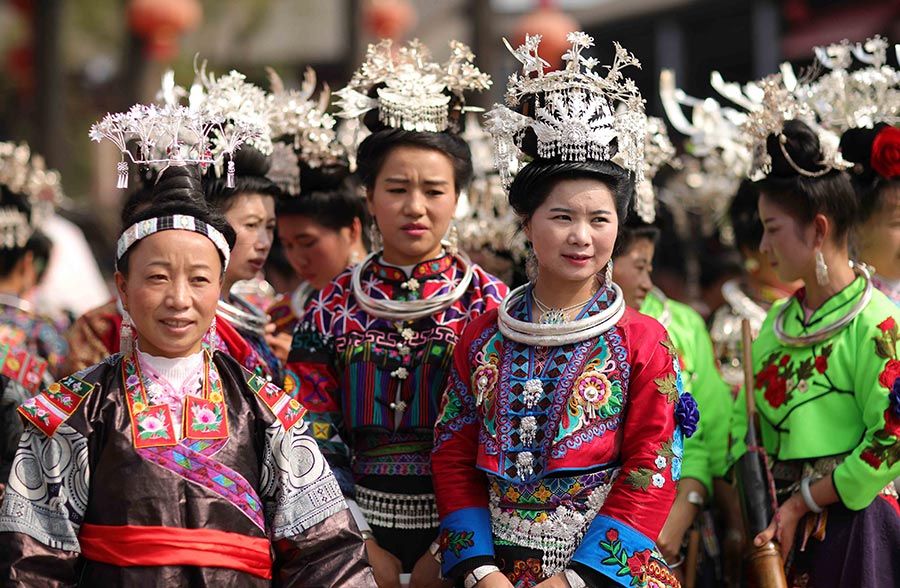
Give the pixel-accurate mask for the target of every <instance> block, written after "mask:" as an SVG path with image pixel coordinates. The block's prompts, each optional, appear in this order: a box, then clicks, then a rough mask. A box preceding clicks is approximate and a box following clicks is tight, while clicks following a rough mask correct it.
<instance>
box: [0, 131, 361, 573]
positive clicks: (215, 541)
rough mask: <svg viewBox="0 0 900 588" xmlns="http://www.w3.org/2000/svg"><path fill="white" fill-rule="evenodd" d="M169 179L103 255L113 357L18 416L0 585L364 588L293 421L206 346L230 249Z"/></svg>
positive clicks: (181, 180) (187, 176)
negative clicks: (114, 331) (111, 270)
mask: <svg viewBox="0 0 900 588" xmlns="http://www.w3.org/2000/svg"><path fill="white" fill-rule="evenodd" d="M150 116H154V115H153V114H150ZM202 151H203V150H202V149H201V150H200V152H201V153H202ZM184 163H185V162H183V161H181V162H179V161H176V162H173V165H171V166H170V167H168V168H167V169H166V170H165V171H163V172H162V174H161V179H160V180H159V182H158V183H157V184H156V187H155V192H156V195H155V200H154V203H153V204H152V205H151V206H150V207H149V208H147V209H145V210H143V211H142V212H140V213H138V214H136V215H135V216H134V218H133V219H132V220H133V222H134V224H132V225H131V226H129V227H128V228H127V229H126V230H125V231H124V232H123V233H122V235H121V237H120V238H119V241H118V248H117V256H116V264H117V273H116V285H117V289H118V293H119V296H120V300H121V302H122V306H123V309H124V311H125V313H126V318H127V319H128V320H127V321H126V323H125V324H126V332H127V333H128V332H130V334H131V335H130V336H129V337H126V338H125V339H124V340H123V342H122V353H120V354H117V355H114V356H111V357H109V358H108V359H106V360H104V361H103V362H101V363H99V364H97V365H95V366H92V367H90V368H88V369H87V370H84V371H81V372H78V373H77V374H75V375H73V376H68V377H66V378H63V379H62V380H60V381H58V382H57V383H55V384H53V385H51V386H50V387H49V388H47V390H46V391H44V392H43V393H41V394H39V395H38V396H36V397H34V398H32V399H31V400H29V401H28V402H26V403H25V404H24V405H23V406H22V407H21V408H20V409H19V413H20V415H21V417H22V418H23V421H24V423H25V431H24V433H23V435H22V437H21V441H20V443H19V447H18V450H17V452H16V456H15V460H14V462H13V470H12V474H11V476H10V480H9V487H8V491H7V493H6V496H5V498H4V501H3V505H2V507H0V583H2V584H3V585H15V586H27V587H35V588H38V587H40V588H57V587H59V588H63V587H73V586H84V587H88V586H90V587H94V586H109V587H118V586H122V587H125V586H137V585H146V586H171V587H176V586H181V587H188V586H190V587H197V588H201V587H207V586H208V587H213V586H231V587H268V586H272V585H273V584H274V585H277V586H334V587H337V586H341V587H345V586H360V587H367V588H368V587H372V586H374V581H373V578H372V575H371V571H370V569H369V568H368V566H367V565H366V563H365V558H364V554H363V542H362V538H361V537H360V535H359V532H358V531H357V529H356V527H355V525H354V523H353V520H352V516H351V515H350V514H349V511H348V510H347V507H346V504H345V502H344V500H343V498H342V497H341V492H340V488H339V486H338V484H337V481H336V480H335V478H334V476H333V475H332V473H331V470H330V469H329V467H328V465H327V463H326V462H325V460H324V458H323V456H322V455H321V453H320V452H319V450H318V448H317V445H316V443H315V441H314V439H313V438H312V436H311V435H310V432H309V430H308V425H307V424H306V423H305V421H304V420H303V418H302V417H303V413H304V409H303V407H302V406H301V405H300V404H299V403H298V402H297V401H296V400H292V399H290V397H289V396H287V395H286V394H285V393H284V392H283V391H282V390H281V389H279V388H277V387H276V386H274V385H272V384H270V383H267V382H266V381H265V380H264V379H263V378H261V377H259V376H257V375H254V374H252V373H250V372H249V371H247V370H246V369H245V368H243V367H242V366H240V365H239V364H238V363H237V362H236V361H235V360H234V359H232V358H231V357H229V356H228V355H226V354H224V353H221V352H218V351H216V350H215V348H214V345H212V340H214V339H215V315H216V307H217V303H218V300H219V291H220V288H221V284H222V282H223V277H224V275H225V268H226V267H227V265H228V262H229V257H230V253H231V245H232V244H233V243H234V240H235V237H234V232H233V231H232V230H231V229H230V227H229V225H228V224H227V223H226V222H225V220H224V219H223V218H222V217H221V215H218V214H216V213H214V212H210V211H209V209H208V208H207V207H206V205H205V203H204V202H203V196H202V188H201V181H200V171H199V170H198V169H197V167H196V166H195V165H184ZM132 343H133V344H134V345H133V346H132Z"/></svg>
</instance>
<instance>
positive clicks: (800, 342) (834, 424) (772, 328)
mask: <svg viewBox="0 0 900 588" xmlns="http://www.w3.org/2000/svg"><path fill="white" fill-rule="evenodd" d="M766 147H767V152H768V155H769V156H770V157H771V159H772V164H771V171H770V172H769V173H768V174H766V177H765V179H764V180H763V181H762V182H761V183H760V184H759V187H760V192H761V195H760V199H759V215H760V218H761V219H762V223H763V227H764V232H763V237H762V241H761V242H760V251H761V252H763V253H764V254H765V255H766V256H767V258H768V260H769V263H770V264H771V265H772V266H773V267H774V269H775V271H776V272H777V274H778V277H779V279H780V280H781V281H782V282H785V283H789V282H793V281H795V280H803V282H804V283H805V284H806V285H805V287H804V288H801V289H800V290H798V291H797V293H796V294H794V296H792V297H791V298H789V299H788V300H785V301H780V302H777V303H775V304H774V305H773V306H772V309H771V310H770V311H769V313H768V315H767V316H766V320H765V323H764V324H763V326H762V329H761V330H760V334H759V337H758V338H757V339H756V341H755V342H754V344H753V363H754V373H755V374H756V381H755V385H754V390H753V393H754V399H755V402H756V408H757V411H758V413H759V422H760V427H761V430H762V441H763V444H764V446H765V450H766V452H767V453H768V463H769V464H770V468H771V471H772V475H773V477H774V479H775V486H776V490H777V493H778V499H779V506H778V511H777V513H776V516H775V517H774V519H773V520H772V522H771V524H770V525H769V527H768V528H767V529H766V530H765V531H763V532H762V533H760V534H759V535H757V536H756V537H755V538H754V539H753V540H754V543H755V544H756V545H763V544H764V543H765V542H767V541H769V540H773V539H774V540H777V541H780V543H781V551H782V554H783V555H784V556H785V561H786V562H787V563H788V570H787V571H788V575H789V581H793V582H795V584H794V585H797V584H796V583H802V584H803V585H807V586H817V587H818V586H862V587H868V586H885V585H889V584H893V583H895V582H896V578H897V577H900V562H898V559H897V557H896V553H897V549H898V546H900V514H898V513H900V510H898V504H897V494H896V490H895V489H894V486H893V480H894V478H896V477H897V475H898V474H900V465H898V460H897V458H896V455H897V451H898V450H900V449H898V448H900V440H898V434H900V417H898V415H900V393H898V392H900V382H898V381H897V377H898V375H900V370H897V369H896V366H897V365H900V364H898V357H897V353H896V349H895V347H896V346H895V342H896V340H897V339H898V338H900V335H898V331H897V319H898V318H900V316H898V311H897V308H896V306H895V305H894V304H892V303H891V302H890V300H888V299H887V297H886V296H884V295H883V294H882V293H881V292H879V291H878V290H876V289H874V288H873V287H872V283H871V280H870V277H869V274H868V271H867V270H866V269H865V268H864V267H862V266H859V265H854V264H850V262H849V256H848V252H847V241H848V233H849V231H850V225H851V223H852V220H853V218H854V215H855V213H856V208H857V203H856V197H855V194H854V191H853V187H852V185H851V183H850V180H849V178H848V177H847V175H846V174H845V173H843V172H841V171H839V170H838V169H835V168H834V167H831V166H829V164H828V163H827V160H826V159H825V157H824V155H823V153H822V150H821V148H820V145H819V139H818V137H817V135H816V134H815V133H814V132H813V131H812V130H811V129H810V128H809V127H808V126H807V125H806V124H804V123H802V122H798V121H793V120H789V121H787V122H786V123H785V124H784V129H783V131H781V132H780V133H779V134H778V135H776V134H772V135H769V136H768V138H767V142H766ZM743 406H744V403H743V401H742V400H740V399H739V400H738V402H737V404H736V410H735V428H734V434H733V438H734V439H735V440H743V439H744V434H745V430H746V426H747V425H746V422H747V419H746V410H741V409H742V407H743ZM743 451H744V447H743V443H742V442H741V441H738V442H737V443H736V446H735V448H734V450H733V454H734V455H735V457H739V456H740V455H741V454H742V453H743Z"/></svg>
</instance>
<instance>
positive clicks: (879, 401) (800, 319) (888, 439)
mask: <svg viewBox="0 0 900 588" xmlns="http://www.w3.org/2000/svg"><path fill="white" fill-rule="evenodd" d="M864 285H865V281H864V279H863V278H857V279H856V280H855V281H853V282H852V283H851V284H850V285H849V286H847V287H846V288H844V289H843V290H842V291H841V292H839V293H837V294H835V295H834V296H832V297H831V298H829V299H828V300H827V301H826V302H825V303H824V304H823V305H822V306H821V307H820V308H819V309H817V310H816V311H815V312H814V313H813V314H812V315H811V316H810V318H809V320H808V321H804V312H803V308H802V306H801V303H800V300H802V298H803V296H804V290H803V289H801V290H799V291H798V292H797V294H795V295H794V296H792V297H791V298H788V299H787V300H783V301H779V302H777V303H775V305H774V306H773V307H772V309H771V310H770V311H769V314H768V316H767V317H766V321H765V323H764V324H763V327H762V330H761V331H760V334H759V337H758V338H757V339H756V341H754V343H753V367H754V374H755V378H756V381H755V382H754V384H755V388H754V391H753V393H754V399H755V401H756V408H757V411H758V413H759V417H760V418H759V421H760V429H761V433H762V442H763V444H764V446H765V449H766V452H767V453H768V454H769V456H770V463H772V464H773V465H774V464H775V462H781V461H789V460H802V461H807V462H811V461H812V460H815V459H817V458H822V457H835V458H837V461H839V462H840V465H838V466H837V467H836V469H834V474H833V477H834V485H835V488H836V489H837V492H838V495H839V497H840V499H841V502H843V504H844V505H845V506H847V508H850V509H852V510H861V509H863V508H866V507H867V506H868V505H869V504H870V503H871V502H872V500H873V499H874V498H875V497H876V496H877V495H878V494H879V492H881V490H882V489H883V488H884V487H885V486H886V485H887V484H888V483H889V482H890V481H892V480H893V479H894V478H896V477H897V476H898V475H900V382H898V378H900V354H898V348H897V343H898V340H900V331H898V326H897V321H898V320H900V311H898V309H897V307H896V306H895V305H894V304H893V303H892V302H891V301H890V300H889V299H888V298H887V297H886V296H884V295H883V294H882V293H881V292H879V291H878V290H874V291H873V292H872V298H871V300H870V301H869V303H868V305H867V306H866V307H865V309H864V310H863V311H862V312H861V313H860V314H859V315H857V316H856V318H854V319H853V320H852V321H851V322H850V323H849V324H848V325H847V326H845V327H844V328H843V329H841V330H840V331H838V332H837V333H836V334H834V335H832V336H831V337H830V338H829V339H827V340H825V341H821V342H819V343H814V344H812V345H808V346H800V347H789V346H787V345H784V344H783V343H781V342H780V341H779V339H778V338H777V337H776V336H775V332H774V329H773V324H774V322H775V317H776V316H777V315H778V313H779V312H780V311H781V310H782V309H783V308H784V307H785V305H786V306H787V308H786V315H785V319H784V331H785V333H787V334H788V335H793V336H799V335H803V334H807V333H809V332H812V331H815V330H817V329H820V328H821V327H823V326H826V325H828V324H832V323H834V322H835V321H836V320H838V319H840V318H841V317H842V316H843V315H844V314H846V312H847V311H848V310H849V309H850V308H851V307H852V306H853V305H854V303H856V302H857V301H858V300H859V298H860V297H861V296H862V292H863V289H864ZM743 394H744V391H743V390H742V391H741V395H740V397H739V398H738V400H737V402H736V404H735V412H734V424H733V433H732V437H733V439H734V440H735V445H734V447H733V448H732V455H733V456H734V457H735V459H737V458H739V457H740V456H741V455H742V454H743V453H744V451H745V450H746V449H745V445H744V436H745V434H746V430H747V411H746V409H745V408H744V406H745V404H744V400H743Z"/></svg>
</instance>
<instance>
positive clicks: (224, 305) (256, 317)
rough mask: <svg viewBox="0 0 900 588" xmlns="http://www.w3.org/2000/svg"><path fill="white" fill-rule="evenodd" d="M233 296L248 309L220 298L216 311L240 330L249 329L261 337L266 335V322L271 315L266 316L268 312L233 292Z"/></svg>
mask: <svg viewBox="0 0 900 588" xmlns="http://www.w3.org/2000/svg"><path fill="white" fill-rule="evenodd" d="M231 297H232V298H233V299H234V300H237V301H238V302H240V303H241V304H242V305H243V306H244V307H245V308H246V310H245V309H244V308H240V307H238V306H237V305H234V304H231V303H230V302H227V301H225V300H222V299H219V304H218V307H217V311H216V313H217V314H219V315H221V316H222V318H224V319H225V320H227V321H228V322H229V323H231V324H232V325H234V328H236V329H238V330H239V331H247V332H249V333H252V334H254V335H257V336H259V337H265V335H266V323H267V322H268V321H269V317H268V316H266V313H264V312H263V311H261V310H259V309H258V308H256V307H255V306H253V305H252V304H250V303H249V302H246V301H245V300H244V299H242V298H241V297H240V296H238V295H237V294H232V295H231Z"/></svg>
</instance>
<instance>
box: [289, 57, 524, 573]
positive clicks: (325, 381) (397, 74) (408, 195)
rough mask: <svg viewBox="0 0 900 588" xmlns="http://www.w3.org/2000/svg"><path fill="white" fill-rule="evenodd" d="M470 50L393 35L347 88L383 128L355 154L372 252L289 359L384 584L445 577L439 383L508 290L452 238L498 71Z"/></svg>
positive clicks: (317, 314) (350, 111) (328, 299)
mask: <svg viewBox="0 0 900 588" xmlns="http://www.w3.org/2000/svg"><path fill="white" fill-rule="evenodd" d="M473 59H474V55H472V53H471V51H470V50H469V49H468V47H466V46H465V45H462V44H460V43H457V42H451V53H450V59H449V61H447V62H446V63H445V64H443V65H439V64H437V63H434V62H432V61H431V58H430V56H429V54H428V52H427V49H426V48H425V47H423V46H422V45H421V44H420V43H418V42H417V41H414V42H412V43H410V44H409V45H408V46H406V47H402V48H400V49H399V51H396V52H395V51H393V50H392V47H391V43H390V42H389V41H385V42H382V43H380V44H378V45H373V46H370V48H369V52H368V55H367V58H366V62H365V64H364V65H363V67H362V68H361V69H360V70H359V71H358V72H357V73H356V74H355V75H354V76H353V79H352V80H351V82H350V84H349V86H348V87H347V88H345V89H343V90H341V91H340V92H338V93H337V94H338V96H339V97H340V98H341V100H340V101H339V102H338V104H339V105H340V106H341V107H342V109H343V112H342V113H341V114H342V116H345V117H354V116H358V115H362V114H365V119H364V122H365V123H366V125H367V126H368V127H369V128H370V129H371V130H372V131H373V133H372V134H371V135H369V136H368V137H366V139H365V140H363V141H362V143H360V145H359V148H358V149H357V153H356V161H357V166H358V169H357V174H358V176H359V178H360V180H361V182H362V184H363V186H364V187H365V189H366V202H367V204H368V207H369V211H370V213H371V215H372V217H373V222H372V236H373V239H372V249H373V252H372V253H370V254H369V255H368V256H367V257H366V258H365V259H363V260H362V261H360V263H359V264H357V265H356V266H355V267H354V268H352V269H349V270H347V271H345V272H343V273H342V274H341V275H339V276H338V277H337V278H336V279H335V280H334V281H333V282H331V284H329V285H328V286H326V287H325V288H324V289H323V290H321V291H320V292H319V293H318V294H317V295H316V296H315V298H313V300H312V301H310V303H309V304H308V310H307V313H306V316H305V318H304V321H303V322H302V323H301V325H300V328H299V329H298V330H297V332H296V334H295V336H294V341H293V344H292V348H291V354H290V357H289V360H288V366H287V367H288V370H289V371H290V372H291V373H292V374H293V375H292V376H290V377H294V378H296V381H297V382H298V390H299V391H300V397H299V398H300V400H301V401H302V402H303V403H304V404H305V405H307V407H308V408H309V409H310V417H311V420H312V422H313V427H314V430H315V431H316V437H317V439H319V440H320V443H321V444H322V448H323V451H324V452H325V454H326V455H327V456H328V457H329V460H330V461H331V463H332V466H334V467H335V469H336V472H337V473H338V475H339V478H340V479H341V482H342V486H343V489H344V492H345V494H346V495H347V496H348V497H353V498H355V503H356V504H358V506H359V509H358V511H357V521H358V522H359V524H360V526H361V528H363V531H364V533H365V534H366V536H367V542H366V543H367V551H368V554H369V559H370V561H371V562H372V565H373V568H374V571H375V576H376V579H377V580H378V583H379V586H381V587H382V588H386V587H391V586H398V585H399V582H400V579H399V574H400V573H401V572H408V573H411V580H410V582H411V586H413V587H419V588H421V587H425V586H436V585H441V584H442V581H441V580H440V579H439V576H440V574H439V564H438V562H437V560H436V552H437V544H436V543H435V541H436V539H437V535H438V513H437V509H436V507H435V503H434V493H433V486H432V481H431V474H432V468H431V448H432V445H433V428H434V423H435V420H436V419H437V414H438V407H439V404H440V395H441V393H442V392H443V389H444V387H445V385H446V382H447V377H448V375H449V368H450V361H451V355H452V351H453V348H454V345H455V344H456V341H457V339H458V337H459V334H460V333H461V332H462V330H463V328H464V327H465V325H466V324H468V322H469V321H470V320H471V319H473V318H474V317H476V316H479V315H481V314H483V313H485V312H487V311H489V310H491V309H493V308H496V307H497V306H498V305H499V303H500V301H501V300H502V298H503V296H504V295H505V294H506V292H507V288H506V286H504V285H503V284H502V283H500V282H499V281H498V280H497V279H496V278H494V277H493V276H491V275H489V274H487V273H486V272H484V271H483V270H482V269H481V268H480V267H478V265H476V264H474V263H472V262H471V260H470V259H469V258H468V256H467V255H466V254H465V253H463V252H460V251H458V250H457V246H456V243H455V239H454V238H453V236H452V231H450V235H451V236H450V238H449V239H448V240H447V241H442V238H443V237H444V235H445V234H447V233H448V229H449V228H450V224H451V221H452V219H453V215H454V212H455V210H456V204H457V201H458V198H459V194H460V191H461V190H462V189H464V187H465V186H466V185H467V184H468V183H469V181H470V179H471V176H472V161H471V156H470V152H469V148H468V146H467V145H466V143H465V141H464V140H463V139H462V138H461V137H460V136H459V134H458V133H459V131H460V126H461V113H462V104H463V92H464V91H465V90H484V89H486V88H487V87H488V85H489V83H490V80H489V78H488V77H487V76H486V75H485V74H483V73H481V72H480V71H479V70H478V69H477V68H476V67H475V66H474V65H473V63H472V61H473ZM379 242H380V244H379ZM341 475H343V477H342V478H341ZM352 507H353V504H351V508H352ZM429 545H432V547H431V548H429V547H428V546H429Z"/></svg>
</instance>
